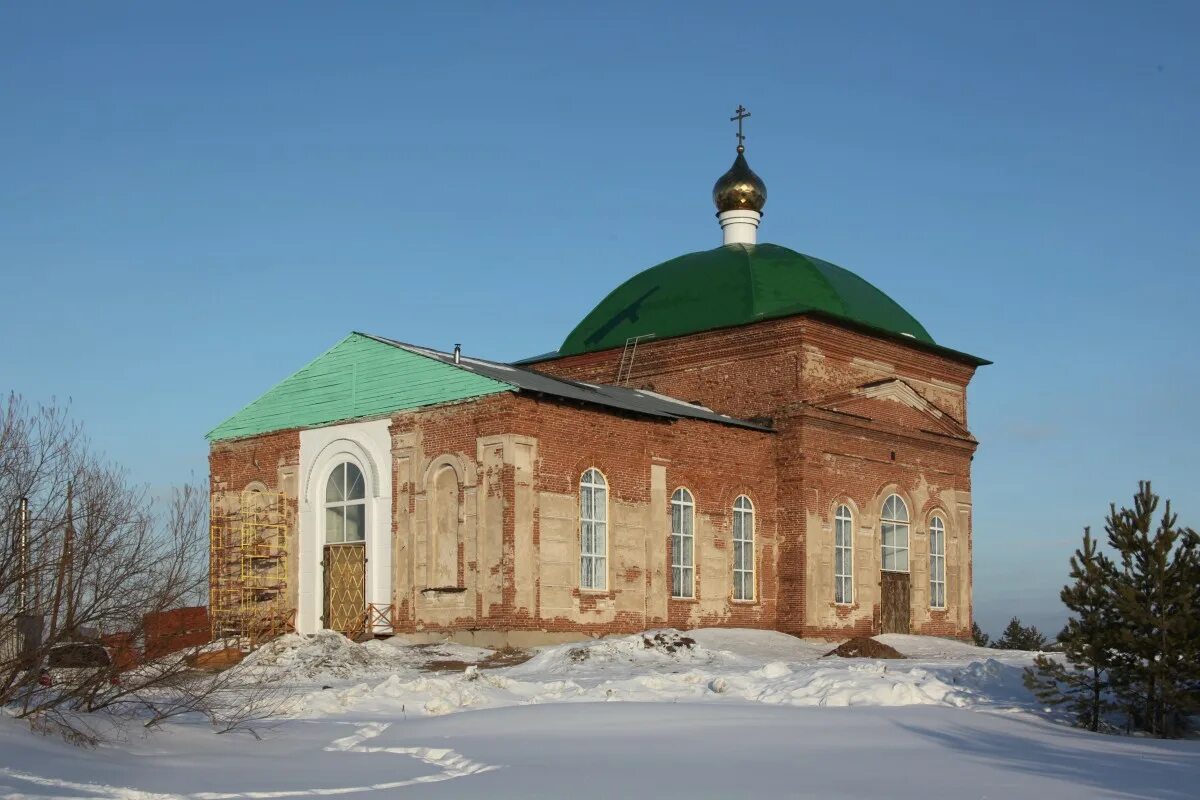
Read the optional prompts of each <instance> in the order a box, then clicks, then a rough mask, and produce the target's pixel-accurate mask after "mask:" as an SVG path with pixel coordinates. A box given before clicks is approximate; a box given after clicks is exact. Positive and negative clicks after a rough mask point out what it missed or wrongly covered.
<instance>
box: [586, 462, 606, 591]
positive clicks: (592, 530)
mask: <svg viewBox="0 0 1200 800" xmlns="http://www.w3.org/2000/svg"><path fill="white" fill-rule="evenodd" d="M597 493H598V494H599V500H600V502H596V499H597ZM589 576H590V577H589ZM579 588H580V589H583V590H584V591H590V592H605V591H608V479H607V478H605V477H604V473H602V472H601V471H600V470H598V469H596V468H595V467H590V468H589V469H587V470H586V471H585V472H584V473H583V476H582V477H580V479H579Z"/></svg>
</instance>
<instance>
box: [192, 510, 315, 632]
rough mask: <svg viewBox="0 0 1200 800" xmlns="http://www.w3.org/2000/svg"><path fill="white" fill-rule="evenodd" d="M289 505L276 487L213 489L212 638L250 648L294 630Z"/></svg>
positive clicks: (210, 608)
mask: <svg viewBox="0 0 1200 800" xmlns="http://www.w3.org/2000/svg"><path fill="white" fill-rule="evenodd" d="M291 516H292V515H291V507H290V504H289V503H288V502H287V499H286V498H285V497H284V496H283V495H282V494H280V493H278V492H259V491H246V492H242V493H241V495H240V496H239V495H237V494H235V493H232V492H215V493H213V495H212V506H211V516H210V519H211V524H212V529H211V537H210V552H209V617H210V619H211V620H212V628H213V639H214V640H217V639H223V640H233V641H235V642H236V643H237V645H238V646H239V647H241V648H242V649H249V650H252V649H254V648H255V647H257V646H258V645H259V644H261V643H262V642H265V641H267V640H269V639H272V638H274V637H276V636H278V635H279V634H281V633H286V632H288V631H290V630H292V629H293V626H294V617H295V612H294V610H293V609H292V608H291V606H290V604H289V602H288V591H287V588H288V551H287V539H288V531H289V530H291V526H292V519H291Z"/></svg>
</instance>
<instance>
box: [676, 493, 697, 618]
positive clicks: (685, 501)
mask: <svg viewBox="0 0 1200 800" xmlns="http://www.w3.org/2000/svg"><path fill="white" fill-rule="evenodd" d="M677 590H678V591H677ZM671 597H672V599H675V600H694V599H696V498H695V497H694V496H693V495H692V493H691V492H690V491H688V490H687V489H686V488H684V487H682V486H681V487H679V488H678V489H676V490H675V492H674V493H673V494H672V495H671Z"/></svg>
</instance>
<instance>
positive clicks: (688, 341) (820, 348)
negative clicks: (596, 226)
mask: <svg viewBox="0 0 1200 800" xmlns="http://www.w3.org/2000/svg"><path fill="white" fill-rule="evenodd" d="M621 352H622V348H615V349H612V350H604V351H601V352H598V353H585V354H583V355H578V356H567V357H565V358H559V359H554V360H552V361H543V362H540V363H538V364H533V365H532V368H533V369H536V370H538V371H540V372H545V373H547V374H549V375H557V376H560V377H567V378H573V379H576V380H584V381H590V382H594V383H613V382H615V380H616V373H617V366H618V364H619V363H620V360H621ZM818 361H819V362H821V363H818ZM864 362H877V364H878V366H877V367H875V369H877V370H882V371H880V372H879V373H878V375H879V376H882V375H884V374H887V373H888V372H892V373H894V374H896V375H898V376H900V377H906V378H909V379H912V380H914V381H915V382H917V385H916V386H915V388H916V389H917V390H918V391H921V392H922V393H925V392H926V389H925V387H923V386H922V385H921V384H922V383H925V382H935V381H936V382H945V383H946V384H949V385H950V386H952V387H959V388H960V390H961V388H962V387H965V386H966V385H967V383H968V381H970V379H971V376H972V375H973V374H974V368H973V367H971V366H969V365H966V364H962V363H960V362H957V361H953V360H951V359H949V358H946V357H945V356H941V355H937V354H934V353H929V352H925V351H922V350H919V349H917V348H915V347H909V346H906V345H903V344H901V343H899V342H895V341H892V340H890V339H884V338H881V337H877V336H870V335H868V334H865V333H861V332H859V331H856V330H851V329H849V328H844V327H841V326H838V325H836V324H834V323H831V322H827V321H825V320H821V319H816V318H812V317H786V318H783V319H774V320H767V321H764V322H760V323H757V324H754V325H744V326H742V327H738V328H722V329H720V330H714V331H705V332H702V333H697V334H693V335H691V336H679V337H675V338H672V339H663V340H661V341H654V340H645V341H642V342H640V343H639V344H638V346H637V353H636V356H635V359H634V367H633V372H632V377H631V378H630V380H629V381H628V383H629V385H631V386H637V387H641V388H651V389H653V390H655V391H658V392H662V393H664V394H669V395H671V396H672V397H677V398H679V399H681V400H687V401H699V402H700V403H703V404H704V405H706V406H709V407H710V408H713V409H715V410H717V411H720V412H722V413H725V414H731V415H733V416H738V417H743V418H751V417H756V416H767V417H769V416H773V415H774V414H776V413H778V412H779V411H780V410H781V409H784V408H787V407H788V406H790V405H792V404H794V403H795V402H797V401H799V400H811V399H814V398H818V397H822V396H824V395H827V394H831V393H833V392H836V391H839V390H842V389H849V388H853V387H855V386H858V385H860V384H862V383H865V382H867V380H870V378H869V377H865V376H866V375H867V373H868V372H869V371H870V370H871V369H872V366H871V365H870V364H867V363H864ZM927 399H929V400H931V401H932V402H934V403H935V404H936V405H939V406H940V407H942V408H943V410H945V411H947V412H949V413H951V414H952V415H953V416H955V418H957V419H958V420H959V421H960V422H963V423H964V424H965V421H966V410H965V407H958V408H955V407H953V406H951V404H950V403H947V402H945V399H944V398H938V397H928V398H927ZM939 399H942V400H943V402H941V403H939V402H938V400H939ZM947 406H951V407H947Z"/></svg>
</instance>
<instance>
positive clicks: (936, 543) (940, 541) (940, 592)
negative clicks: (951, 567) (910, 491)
mask: <svg viewBox="0 0 1200 800" xmlns="http://www.w3.org/2000/svg"><path fill="white" fill-rule="evenodd" d="M929 605H931V606H933V607H934V608H945V607H946V525H945V523H943V522H942V518H941V517H940V516H937V515H936V514H935V515H934V516H933V518H932V519H930V520H929Z"/></svg>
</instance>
